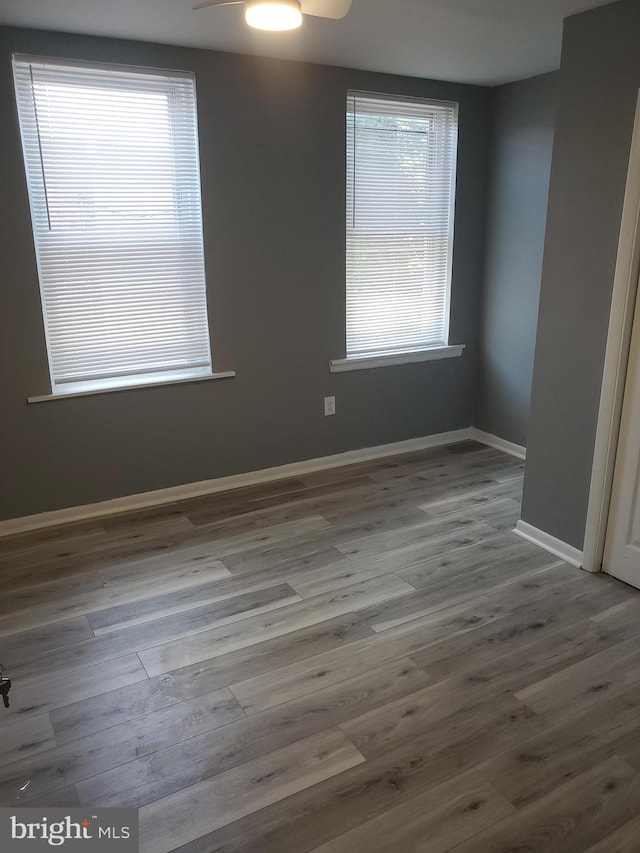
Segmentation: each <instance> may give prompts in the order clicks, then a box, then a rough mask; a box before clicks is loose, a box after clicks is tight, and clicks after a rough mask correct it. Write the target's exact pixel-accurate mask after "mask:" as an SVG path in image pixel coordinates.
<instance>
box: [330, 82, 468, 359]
mask: <svg viewBox="0 0 640 853" xmlns="http://www.w3.org/2000/svg"><path fill="white" fill-rule="evenodd" d="M456 148H457V105H456V104H451V103H445V102H427V101H421V100H397V99H395V98H392V97H385V96H378V95H365V94H360V93H356V92H350V93H349V95H348V99H347V267H346V274H347V344H346V355H347V361H348V360H349V359H366V358H373V357H381V356H394V355H398V354H410V353H415V352H416V351H421V350H427V349H430V348H440V347H446V346H447V343H448V334H449V330H448V327H449V290H450V282H451V255H452V247H453V206H454V195H455V172H456ZM460 352H461V349H460ZM460 352H457V353H455V354H457V355H459V354H460ZM406 360H410V359H406Z"/></svg>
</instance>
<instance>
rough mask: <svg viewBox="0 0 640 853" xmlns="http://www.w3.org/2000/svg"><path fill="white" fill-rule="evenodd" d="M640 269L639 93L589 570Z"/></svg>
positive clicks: (599, 536)
mask: <svg viewBox="0 0 640 853" xmlns="http://www.w3.org/2000/svg"><path fill="white" fill-rule="evenodd" d="M639 273H640V92H639V93H638V102H637V104H636V116H635V123H634V128H633V137H632V140H631V152H630V157H629V169H628V172H627V185H626V190H625V197H624V206H623V209H622V219H621V223H620V237H619V240H618V255H617V260H616V270H615V277H614V282H613V294H612V298H611V314H610V316H609V331H608V335H607V348H606V353H605V360H604V370H603V375H602V391H601V394H600V407H599V411H598V424H597V428H596V440H595V447H594V454H593V467H592V470H591V485H590V488H589V503H588V507H587V519H586V532H585V540H584V549H583V568H584V569H586V570H587V571H590V572H599V571H600V570H601V569H602V558H603V554H604V542H605V536H606V532H607V521H608V517H609V507H610V503H611V488H612V484H613V470H614V466H615V459H616V450H617V447H618V434H619V431H620V415H621V413H622V400H623V396H624V386H625V379H626V375H627V364H628V361H629V347H630V342H631V327H632V324H633V314H634V307H635V300H636V293H637V289H638V275H639Z"/></svg>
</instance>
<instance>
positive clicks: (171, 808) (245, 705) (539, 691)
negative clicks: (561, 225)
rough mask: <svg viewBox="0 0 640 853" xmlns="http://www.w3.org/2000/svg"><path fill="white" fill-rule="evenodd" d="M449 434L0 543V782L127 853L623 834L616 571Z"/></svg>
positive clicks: (622, 637) (628, 831) (620, 614)
mask: <svg viewBox="0 0 640 853" xmlns="http://www.w3.org/2000/svg"><path fill="white" fill-rule="evenodd" d="M521 478H522V465H521V464H520V463H519V462H517V461H516V460H514V459H511V458H510V457H508V456H505V455H504V454H501V453H499V452H497V451H494V450H491V449H488V448H485V447H482V446H480V445H477V444H474V443H471V442H468V443H465V444H461V445H456V446H451V447H449V448H440V449H436V450H429V451H422V452H419V453H413V454H409V455H406V456H403V457H395V458H393V459H390V460H384V461H381V462H380V461H379V462H375V463H367V464H362V465H357V466H352V467H350V468H348V469H347V468H343V469H338V470H332V471H328V472H323V473H319V474H313V475H310V476H306V477H303V478H301V479H295V480H293V479H291V480H286V481H281V482H278V483H272V484H269V485H265V486H263V487H259V488H258V487H256V488H247V489H243V490H241V491H236V492H233V493H228V494H225V495H214V496H210V497H208V498H202V499H198V500H192V501H188V502H185V503H181V504H174V505H171V506H168V507H163V508H162V509H160V510H154V511H148V512H144V513H139V514H136V515H128V516H121V517H115V518H109V519H107V520H104V521H103V522H102V523H93V522H92V523H86V524H82V525H77V526H75V527H74V528H69V527H67V528H66V529H62V530H60V529H58V530H49V531H44V532H41V533H38V534H31V535H29V536H23V537H14V538H13V539H5V540H2V541H0V572H1V573H2V574H1V576H2V598H1V601H2V607H1V608H0V661H2V662H3V663H4V664H5V666H6V668H7V672H8V674H9V675H10V676H11V678H12V680H13V685H14V686H13V689H12V691H11V708H10V709H9V710H7V711H4V710H3V709H2V708H1V707H0V805H4V806H17V805H25V806H26V805H29V806H31V805H43V806H47V805H48V806H58V805H61V806H72V805H79V804H82V805H92V806H136V807H139V808H140V825H141V832H142V845H141V850H142V851H143V853H166V851H173V850H179V851H180V853H311V851H312V852H313V853H383V851H386V853H413V851H422V853H444V851H456V853H507V851H531V853H540V851H545V853H546V851H558V853H587V851H588V853H637V852H638V851H640V594H638V593H636V592H635V591H634V590H632V589H631V588H629V587H627V586H625V585H624V584H621V583H618V582H616V581H614V580H613V579H611V578H608V577H605V576H591V575H588V574H586V573H584V572H581V571H579V570H577V569H573V568H570V567H569V566H567V565H565V564H563V563H561V562H558V561H557V560H555V559H554V558H552V557H550V556H549V555H548V554H546V553H544V552H542V551H540V550H538V549H537V548H535V547H534V546H532V545H529V544H528V543H526V542H524V541H522V540H520V539H518V538H516V537H515V536H514V535H513V533H512V532H511V528H512V527H513V525H514V523H515V521H516V519H517V518H518V510H519V503H518V502H519V498H520V489H521Z"/></svg>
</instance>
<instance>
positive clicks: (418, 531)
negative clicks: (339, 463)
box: [337, 516, 490, 557]
mask: <svg viewBox="0 0 640 853" xmlns="http://www.w3.org/2000/svg"><path fill="white" fill-rule="evenodd" d="M461 535H462V536H463V537H464V541H463V543H462V544H464V542H467V541H474V537H475V539H478V538H479V537H480V536H482V535H490V531H489V529H488V528H487V525H484V524H478V523H476V522H475V521H474V520H473V519H471V518H467V517H466V516H465V517H463V518H459V517H457V516H456V517H453V518H446V517H445V518H443V519H434V520H430V519H426V520H425V521H422V522H421V523H420V524H415V525H413V526H412V527H407V528H406V529H404V530H398V531H396V532H394V533H388V532H384V533H373V534H371V535H369V536H363V537H361V538H360V539H349V540H346V541H342V542H340V543H339V544H338V545H337V548H338V550H339V551H342V553H343V554H346V555H347V556H349V557H374V556H376V555H377V554H380V553H382V552H384V551H398V550H401V549H403V548H407V547H411V546H414V547H415V546H416V545H418V546H419V545H424V544H425V542H426V543H429V544H430V545H431V548H432V553H433V555H435V554H437V553H442V551H445V550H448V549H449V548H452V547H456V540H457V539H458V538H459V537H460V536H461Z"/></svg>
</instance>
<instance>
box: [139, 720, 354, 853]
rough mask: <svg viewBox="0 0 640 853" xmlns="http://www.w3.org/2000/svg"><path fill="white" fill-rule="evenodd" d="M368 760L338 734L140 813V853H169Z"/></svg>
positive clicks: (282, 752)
mask: <svg viewBox="0 0 640 853" xmlns="http://www.w3.org/2000/svg"><path fill="white" fill-rule="evenodd" d="M363 761H364V759H363V758H362V756H361V755H360V754H359V753H358V751H357V750H356V749H355V748H354V747H353V745H352V744H351V743H350V742H349V741H348V740H347V739H346V738H345V737H344V735H342V733H341V732H338V731H329V732H325V733H322V734H320V735H316V736H314V737H313V738H310V739H309V740H305V741H299V742H298V743H295V744H293V745H291V746H288V747H284V748H283V749H280V750H276V751H274V752H272V753H270V754H269V755H267V756H264V757H263V758H259V759H256V761H254V762H251V763H250V764H248V765H242V766H240V767H237V768H234V769H233V770H229V771H227V772H226V773H222V774H221V775H220V776H217V777H214V778H213V779H207V780H204V781H202V782H199V783H197V784H196V785H193V786H191V787H190V788H187V789H185V790H183V791H179V792H177V793H176V794H173V795H172V796H170V797H165V798H164V799H162V800H158V801H157V802H155V803H151V804H150V805H148V806H144V807H143V808H142V809H141V810H140V827H141V838H142V843H141V847H140V849H141V853H145V851H149V853H170V851H171V850H173V849H174V848H175V846H176V844H184V843H186V842H188V841H192V840H193V839H195V838H198V837H199V836H200V835H203V834H204V833H206V832H211V831H212V830H213V829H216V828H217V827H220V826H224V825H225V824H228V823H231V822H232V821H234V820H238V819H239V818H241V817H244V816H245V815H247V814H251V813H252V812H254V811H258V810H259V809H261V808H264V807H265V806H268V805H270V804H271V803H273V802H277V801H278V800H282V799H284V798H285V797H287V796H289V795H290V794H293V793H295V792H296V791H299V790H301V789H304V788H309V787H311V786H312V785H315V784H317V783H318V782H320V781H322V780H323V779H326V778H327V777H330V776H335V775H337V774H338V773H341V772H343V771H344V770H348V769H349V768H351V767H355V766H356V765H358V764H360V763H362V762H363Z"/></svg>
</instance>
